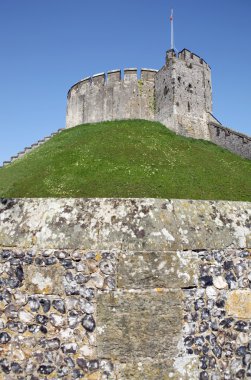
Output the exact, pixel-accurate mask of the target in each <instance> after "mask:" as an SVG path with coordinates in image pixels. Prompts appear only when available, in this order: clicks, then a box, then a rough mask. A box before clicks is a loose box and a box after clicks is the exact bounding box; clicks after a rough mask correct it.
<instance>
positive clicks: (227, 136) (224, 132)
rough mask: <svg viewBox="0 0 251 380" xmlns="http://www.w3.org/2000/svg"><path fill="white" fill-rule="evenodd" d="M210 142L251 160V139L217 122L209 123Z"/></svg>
mask: <svg viewBox="0 0 251 380" xmlns="http://www.w3.org/2000/svg"><path fill="white" fill-rule="evenodd" d="M209 132H210V140H211V141H212V142H214V143H215V144H217V145H220V146H222V147H223V148H226V149H228V150H230V151H231V152H233V153H237V154H239V155H240V156H242V157H244V158H248V159H251V137H249V136H247V135H244V134H242V133H239V132H236V131H233V130H232V129H229V128H226V127H224V126H223V125H221V124H219V123H217V122H214V121H212V122H210V123H209Z"/></svg>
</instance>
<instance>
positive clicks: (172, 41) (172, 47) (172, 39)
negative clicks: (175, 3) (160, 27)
mask: <svg viewBox="0 0 251 380" xmlns="http://www.w3.org/2000/svg"><path fill="white" fill-rule="evenodd" d="M170 21H171V49H172V50H173V49H174V36H173V9H172V10H171V17H170Z"/></svg>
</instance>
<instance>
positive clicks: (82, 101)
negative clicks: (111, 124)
mask: <svg viewBox="0 0 251 380" xmlns="http://www.w3.org/2000/svg"><path fill="white" fill-rule="evenodd" d="M156 72H157V71H156V70H150V69H141V75H140V79H138V76H137V74H138V73H137V69H125V70H124V78H123V79H122V77H121V70H114V71H110V72H108V73H107V75H105V74H104V73H102V74H97V75H95V76H93V77H92V78H91V77H89V78H86V79H83V80H82V81H80V82H78V83H77V84H75V85H74V86H73V87H72V88H71V89H70V91H69V93H68V104H67V117H66V127H67V128H70V127H74V126H76V125H79V124H85V123H95V122H99V121H105V120H115V119H146V120H154V117H155V115H154V96H155V95H154V87H155V76H156Z"/></svg>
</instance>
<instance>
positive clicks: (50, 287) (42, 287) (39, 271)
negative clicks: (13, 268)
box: [24, 265, 64, 295]
mask: <svg viewBox="0 0 251 380" xmlns="http://www.w3.org/2000/svg"><path fill="white" fill-rule="evenodd" d="M24 273H25V277H24V278H25V280H24V287H25V289H26V291H27V292H29V294H55V295H63V294H64V285H63V278H64V269H63V268H62V267H61V266H60V265H55V266H53V267H51V266H49V267H36V266H34V265H30V266H27V267H25V268H24Z"/></svg>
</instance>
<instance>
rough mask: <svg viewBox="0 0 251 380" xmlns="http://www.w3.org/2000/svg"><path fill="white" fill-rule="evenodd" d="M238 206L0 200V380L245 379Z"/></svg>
mask: <svg viewBox="0 0 251 380" xmlns="http://www.w3.org/2000/svg"><path fill="white" fill-rule="evenodd" d="M250 218H251V205H250V203H244V202H210V201H205V202H204V201H186V200H156V199H88V200H87V199H14V200H11V199H9V200H6V199H2V200H1V202H0V290H1V292H0V294H1V299H0V378H1V379H5V380H10V379H11V380H14V379H19V380H20V379H27V380H37V379H47V378H48V379H58V378H60V379H72V378H74V379H88V380H94V379H95V380H105V379H113V380H115V379H120V380H128V379H132V380H142V379H144V380H166V379H176V380H188V379H189V380H195V379H196V380H199V379H200V380H201V379H209V378H210V379H219V380H220V379H222V373H224V376H225V378H226V376H227V378H229V379H230V378H231V379H237V378H243V379H244V378H245V379H246V378H249V377H250V374H251V368H250V360H249V358H250V351H251V346H250V343H249V342H250V331H251V329H250V326H249V323H250V316H251V315H250V314H251V291H250V282H251V276H250V262H251V261H250V248H251V237H250Z"/></svg>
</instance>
